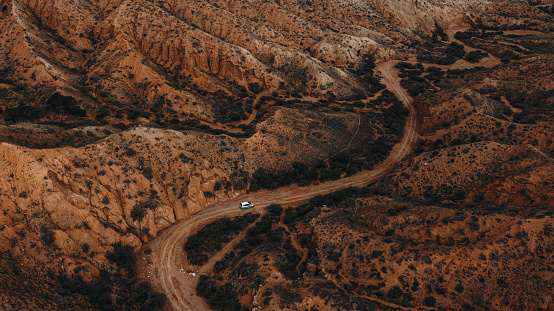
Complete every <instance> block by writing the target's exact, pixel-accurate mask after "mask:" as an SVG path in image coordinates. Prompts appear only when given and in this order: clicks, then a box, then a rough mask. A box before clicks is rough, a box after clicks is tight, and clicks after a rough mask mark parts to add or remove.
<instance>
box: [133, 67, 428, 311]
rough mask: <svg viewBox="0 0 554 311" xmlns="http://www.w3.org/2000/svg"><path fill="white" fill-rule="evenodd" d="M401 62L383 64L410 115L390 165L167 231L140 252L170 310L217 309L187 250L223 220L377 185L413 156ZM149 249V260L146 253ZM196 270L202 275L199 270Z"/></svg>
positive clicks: (142, 272) (260, 195)
mask: <svg viewBox="0 0 554 311" xmlns="http://www.w3.org/2000/svg"><path fill="white" fill-rule="evenodd" d="M396 63H397V61H389V62H385V63H380V64H378V65H377V69H378V70H379V71H380V72H381V75H382V77H383V83H384V84H385V85H386V86H387V88H388V89H389V90H390V91H392V92H393V93H394V94H395V95H396V96H397V97H398V98H399V99H400V100H402V102H403V103H404V105H406V107H407V108H408V109H409V110H410V113H409V116H408V118H407V120H406V124H405V126H404V133H403V135H402V138H401V139H400V142H398V144H396V145H395V146H394V147H393V149H392V151H391V153H390V154H389V156H388V157H387V159H386V160H385V161H383V162H382V163H380V164H379V165H377V166H376V167H375V168H374V169H373V170H370V171H362V172H359V173H357V174H354V175H352V176H350V177H346V178H343V179H339V180H333V181H328V182H324V183H321V184H318V185H310V186H306V187H299V186H297V185H291V186H286V187H282V188H279V189H276V190H261V191H257V192H253V193H249V194H242V195H240V196H238V197H236V198H233V199H229V200H228V201H225V202H220V203H215V204H213V205H210V206H209V207H207V208H206V209H204V210H202V211H201V212H199V213H197V214H194V215H192V216H191V217H190V218H188V219H185V220H181V221H178V222H176V223H175V224H173V225H172V226H170V227H168V228H167V229H165V230H163V231H162V232H161V233H160V235H159V236H157V237H156V238H155V239H153V240H152V241H150V242H148V243H146V245H145V246H144V247H143V249H142V251H141V252H140V253H139V277H140V278H141V279H144V280H148V281H150V282H151V283H152V285H153V286H154V288H155V289H156V290H158V291H161V292H163V293H165V294H166V296H167V298H168V301H169V307H170V308H171V309H173V310H199V311H204V310H206V311H207V310H211V309H210V308H209V306H208V305H207V304H206V302H205V301H204V300H203V299H202V298H201V297H198V296H197V295H196V284H197V279H198V276H193V273H195V272H198V267H194V266H192V265H190V264H189V263H188V262H187V259H186V256H185V255H184V251H183V245H184V242H185V240H186V238H187V237H188V236H189V235H191V234H193V233H194V232H196V231H197V230H199V229H200V228H201V227H202V226H204V225H206V224H207V223H210V222H212V221H214V220H216V219H219V218H221V217H225V216H227V217H233V216H237V215H241V214H244V213H247V212H259V213H262V212H263V209H264V208H265V207H266V206H267V205H269V204H271V203H279V204H282V205H284V206H296V205H299V204H302V203H305V202H307V201H309V199H311V198H312V197H314V196H316V195H322V194H327V193H331V192H334V191H337V190H340V189H344V188H348V187H355V186H356V187H362V186H365V185H367V184H368V183H369V182H371V181H374V180H377V179H378V178H380V177H381V176H383V175H384V174H385V173H386V172H388V171H389V170H391V169H392V168H393V167H394V166H395V165H396V164H397V163H398V162H399V161H401V160H402V159H403V158H404V157H405V156H406V155H407V154H409V153H410V152H411V150H412V149H413V147H414V145H415V143H416V141H417V137H418V135H417V116H416V111H415V108H414V106H413V105H412V101H413V100H412V98H411V97H410V96H409V95H408V93H407V92H406V90H404V89H403V88H402V87H401V86H400V80H399V79H398V75H397V72H396V69H395V68H394V65H395V64H396ZM246 200H248V201H252V202H255V203H256V207H255V208H254V209H253V210H252V209H251V210H241V209H239V208H238V205H239V203H240V202H242V201H246ZM146 249H149V250H150V251H149V255H146V254H145V252H144V250H146ZM195 269H196V270H195Z"/></svg>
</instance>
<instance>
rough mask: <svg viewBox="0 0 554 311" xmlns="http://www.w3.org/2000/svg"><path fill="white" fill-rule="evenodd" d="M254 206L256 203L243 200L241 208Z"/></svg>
mask: <svg viewBox="0 0 554 311" xmlns="http://www.w3.org/2000/svg"><path fill="white" fill-rule="evenodd" d="M253 207H254V203H252V202H248V201H245V202H242V203H241V204H240V208H241V209H247V208H253Z"/></svg>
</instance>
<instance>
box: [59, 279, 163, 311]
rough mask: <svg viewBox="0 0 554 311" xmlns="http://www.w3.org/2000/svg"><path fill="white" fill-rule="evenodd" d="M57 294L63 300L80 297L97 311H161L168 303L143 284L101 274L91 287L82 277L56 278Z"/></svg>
mask: <svg viewBox="0 0 554 311" xmlns="http://www.w3.org/2000/svg"><path fill="white" fill-rule="evenodd" d="M58 283H59V284H60V289H59V291H58V292H59V293H60V294H61V295H62V296H69V295H72V294H80V295H83V296H85V297H87V299H88V301H89V302H91V303H92V304H94V305H96V306H97V307H98V309H99V310H106V311H108V310H129V311H131V310H141V311H147V310H148V311H150V310H152V311H155V310H162V309H163V308H164V306H165V304H166V303H167V298H166V297H165V295H164V294H160V293H157V292H155V291H154V290H153V289H152V285H151V284H150V283H148V282H146V281H139V280H137V279H129V278H125V277H121V276H118V275H116V274H112V273H110V272H109V271H107V270H101V271H100V277H99V278H97V279H94V280H92V281H91V282H90V283H87V282H85V281H83V279H82V278H81V276H75V277H73V278H70V277H68V276H67V275H65V274H61V275H60V276H58Z"/></svg>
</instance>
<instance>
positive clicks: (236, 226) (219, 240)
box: [184, 214, 259, 265]
mask: <svg viewBox="0 0 554 311" xmlns="http://www.w3.org/2000/svg"><path fill="white" fill-rule="evenodd" d="M258 217H259V214H246V215H244V216H237V217H235V218H232V219H229V218H221V219H218V220H216V221H214V222H211V223H209V224H207V225H206V226H204V227H202V229H200V230H199V231H198V232H197V233H195V234H194V235H191V236H190V237H189V238H188V239H187V241H186V242H185V245H184V250H185V252H186V253H187V257H188V259H189V261H190V263H192V264H193V265H203V264H204V263H206V262H207V261H208V259H209V258H210V256H211V255H213V254H215V253H216V252H217V251H219V250H221V248H222V247H223V245H225V243H228V242H229V241H231V239H232V238H233V237H234V236H235V235H237V234H238V233H240V232H241V231H242V230H244V229H245V228H246V227H247V226H248V225H249V224H251V223H253V222H254V221H255V220H256V219H258Z"/></svg>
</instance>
